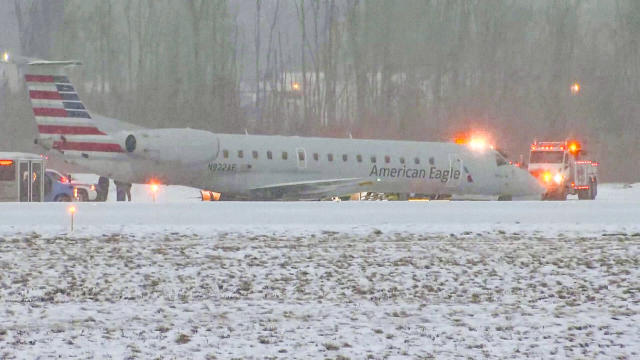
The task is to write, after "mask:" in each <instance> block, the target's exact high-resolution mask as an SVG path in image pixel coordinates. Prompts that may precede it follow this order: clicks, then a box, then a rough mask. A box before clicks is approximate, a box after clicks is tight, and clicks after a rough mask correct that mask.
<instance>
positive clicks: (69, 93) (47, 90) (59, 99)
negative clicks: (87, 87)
mask: <svg viewBox="0 0 640 360" xmlns="http://www.w3.org/2000/svg"><path fill="white" fill-rule="evenodd" d="M80 64H81V63H80V62H78V61H44V60H35V61H30V62H28V63H27V67H26V73H25V75H24V79H25V82H26V86H27V90H28V92H29V99H30V100H31V106H32V108H33V115H34V118H35V120H36V124H37V126H38V143H39V144H40V145H42V146H43V147H45V148H47V149H56V150H60V151H62V152H65V151H81V152H101V153H105V152H107V153H112V152H123V149H122V147H121V146H120V145H119V144H117V143H116V142H115V141H114V139H113V137H112V136H110V135H109V134H108V133H107V132H106V131H104V130H103V129H100V128H99V125H98V123H97V122H96V121H95V119H94V117H93V116H92V115H91V113H90V111H89V110H88V109H87V107H86V106H85V105H84V103H83V102H82V100H80V98H79V96H78V92H77V91H76V88H75V86H74V85H73V84H72V83H71V81H70V80H69V77H68V76H67V75H66V73H65V71H64V69H65V67H67V66H74V65H80Z"/></svg>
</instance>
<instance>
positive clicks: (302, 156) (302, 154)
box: [296, 148, 307, 169]
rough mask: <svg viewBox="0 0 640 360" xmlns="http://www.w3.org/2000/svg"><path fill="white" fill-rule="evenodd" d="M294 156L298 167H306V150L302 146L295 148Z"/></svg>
mask: <svg viewBox="0 0 640 360" xmlns="http://www.w3.org/2000/svg"><path fill="white" fill-rule="evenodd" d="M296 154H297V155H296V156H297V160H298V169H306V168H307V152H306V151H304V149H303V148H296Z"/></svg>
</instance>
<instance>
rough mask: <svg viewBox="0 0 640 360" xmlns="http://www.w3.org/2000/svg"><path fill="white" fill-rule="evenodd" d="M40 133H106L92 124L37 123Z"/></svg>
mask: <svg viewBox="0 0 640 360" xmlns="http://www.w3.org/2000/svg"><path fill="white" fill-rule="evenodd" d="M38 131H39V132H40V133H41V134H62V135H107V134H105V133H103V132H102V131H100V130H98V128H96V127H93V126H64V125H38Z"/></svg>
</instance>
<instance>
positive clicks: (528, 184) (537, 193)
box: [516, 169, 546, 197]
mask: <svg viewBox="0 0 640 360" xmlns="http://www.w3.org/2000/svg"><path fill="white" fill-rule="evenodd" d="M516 179H517V180H518V181H517V183H518V185H517V189H518V192H520V196H531V197H541V196H542V194H544V193H545V191H546V190H545V188H544V187H543V186H542V184H540V182H539V181H538V179H536V178H535V177H533V176H532V175H531V174H530V173H529V172H528V171H526V170H523V169H517V170H516Z"/></svg>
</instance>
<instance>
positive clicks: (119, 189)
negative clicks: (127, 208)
mask: <svg viewBox="0 0 640 360" xmlns="http://www.w3.org/2000/svg"><path fill="white" fill-rule="evenodd" d="M113 183H114V184H115V185H116V199H117V200H118V201H124V200H125V183H123V182H120V181H118V180H113Z"/></svg>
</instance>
